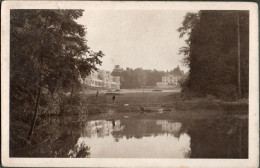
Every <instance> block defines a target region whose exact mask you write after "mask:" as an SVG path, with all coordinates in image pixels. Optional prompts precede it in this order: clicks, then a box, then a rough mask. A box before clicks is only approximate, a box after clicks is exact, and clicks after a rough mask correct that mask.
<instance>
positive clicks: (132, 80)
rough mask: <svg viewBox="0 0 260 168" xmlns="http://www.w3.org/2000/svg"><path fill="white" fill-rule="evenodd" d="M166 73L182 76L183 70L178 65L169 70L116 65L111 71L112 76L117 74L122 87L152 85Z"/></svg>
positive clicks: (159, 80)
mask: <svg viewBox="0 0 260 168" xmlns="http://www.w3.org/2000/svg"><path fill="white" fill-rule="evenodd" d="M166 74H173V75H177V76H183V75H184V72H183V71H182V70H181V69H180V67H179V66H178V67H176V68H174V69H173V70H171V71H170V72H165V71H157V70H155V69H154V70H145V69H142V68H136V69H132V68H126V69H123V68H120V66H119V65H116V66H115V68H114V69H113V71H112V75H113V76H119V77H120V82H121V88H122V89H131V88H141V87H154V86H156V83H157V82H162V76H164V75H166Z"/></svg>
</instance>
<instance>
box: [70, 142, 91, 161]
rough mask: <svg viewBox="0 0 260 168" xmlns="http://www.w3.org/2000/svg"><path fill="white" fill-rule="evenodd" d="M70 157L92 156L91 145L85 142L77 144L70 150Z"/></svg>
mask: <svg viewBox="0 0 260 168" xmlns="http://www.w3.org/2000/svg"><path fill="white" fill-rule="evenodd" d="M68 156H69V157H73V158H87V157H90V147H88V146H86V145H85V144H84V143H83V142H82V143H81V144H79V145H78V144H76V146H75V147H74V148H73V149H72V150H70V151H69V154H68Z"/></svg>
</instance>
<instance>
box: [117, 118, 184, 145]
mask: <svg viewBox="0 0 260 168" xmlns="http://www.w3.org/2000/svg"><path fill="white" fill-rule="evenodd" d="M121 124H122V125H124V126H125V128H124V130H123V131H121V132H112V135H113V136H114V137H115V139H116V140H119V139H120V138H123V137H124V136H125V137H126V138H127V139H129V138H133V137H134V138H142V137H149V136H158V135H162V134H165V133H167V134H169V135H173V136H175V137H177V138H179V137H180V135H181V134H182V133H184V132H185V131H186V127H185V126H184V125H183V124H181V123H180V122H173V121H168V120H140V119H131V120H121Z"/></svg>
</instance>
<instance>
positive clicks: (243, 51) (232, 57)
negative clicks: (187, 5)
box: [177, 11, 249, 98]
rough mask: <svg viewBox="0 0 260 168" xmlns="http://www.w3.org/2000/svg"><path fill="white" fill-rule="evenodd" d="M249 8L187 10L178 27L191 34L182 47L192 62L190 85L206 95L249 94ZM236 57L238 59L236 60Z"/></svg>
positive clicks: (233, 95)
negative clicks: (189, 11) (245, 9)
mask: <svg viewBox="0 0 260 168" xmlns="http://www.w3.org/2000/svg"><path fill="white" fill-rule="evenodd" d="M248 20H249V13H248V11H199V12H198V13H187V14H186V16H185V19H184V21H183V23H182V26H181V27H180V28H179V29H178V30H177V31H179V33H180V37H181V38H182V37H185V36H186V37H187V40H186V46H184V47H182V48H180V53H181V54H184V59H183V62H184V63H185V64H186V65H188V66H189V68H190V72H189V78H188V83H187V87H188V88H189V89H190V90H191V91H195V92H199V93H202V94H204V95H206V94H214V95H216V96H221V95H222V96H224V97H225V96H228V95H232V96H231V97H233V98H238V97H240V96H239V95H241V92H242V95H243V96H244V97H246V96H247V94H248V64H249V62H248V56H249V50H248V46H249V43H248V38H249V34H248V29H249V24H248ZM234 61H235V62H237V63H236V64H234Z"/></svg>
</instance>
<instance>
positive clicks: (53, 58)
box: [10, 10, 103, 141]
mask: <svg viewBox="0 0 260 168" xmlns="http://www.w3.org/2000/svg"><path fill="white" fill-rule="evenodd" d="M82 14H83V10H11V13H10V15H11V22H10V23H11V40H10V45H11V55H10V61H11V73H10V80H11V92H10V96H11V110H14V111H15V110H18V111H21V109H22V108H24V104H25V103H27V104H28V102H29V104H31V105H29V106H31V107H32V106H33V108H29V110H31V111H33V118H32V120H31V125H30V130H29V133H28V136H27V139H28V140H29V141H30V139H31V136H32V134H33V131H34V127H35V122H36V118H37V114H38V109H39V105H40V103H41V99H42V94H45V93H46V90H47V91H49V92H50V93H54V92H55V91H60V90H63V89H68V88H73V87H74V86H75V85H77V84H78V80H77V79H78V76H79V73H82V74H88V73H89V72H90V71H91V70H93V69H94V70H95V69H96V67H95V65H96V64H101V61H100V57H102V56H103V53H102V52H101V51H100V52H97V53H95V52H92V51H90V49H89V47H88V46H87V44H86V39H85V34H86V31H85V27H84V26H83V25H80V24H78V23H77V22H76V21H75V20H76V19H78V18H79V17H81V16H82ZM86 53H89V54H88V56H86ZM27 110H28V109H27Z"/></svg>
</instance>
